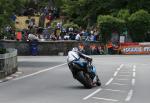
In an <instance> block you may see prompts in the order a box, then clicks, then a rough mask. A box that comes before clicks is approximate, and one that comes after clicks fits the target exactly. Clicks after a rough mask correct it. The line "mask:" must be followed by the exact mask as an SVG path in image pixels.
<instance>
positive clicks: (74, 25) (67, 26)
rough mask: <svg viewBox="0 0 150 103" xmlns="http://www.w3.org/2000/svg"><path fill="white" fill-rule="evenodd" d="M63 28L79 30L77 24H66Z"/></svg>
mask: <svg viewBox="0 0 150 103" xmlns="http://www.w3.org/2000/svg"><path fill="white" fill-rule="evenodd" d="M63 27H64V28H69V27H71V28H74V29H79V26H78V25H77V24H74V23H73V22H67V23H65V24H64V25H63Z"/></svg>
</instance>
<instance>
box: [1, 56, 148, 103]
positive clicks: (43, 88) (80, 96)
mask: <svg viewBox="0 0 150 103" xmlns="http://www.w3.org/2000/svg"><path fill="white" fill-rule="evenodd" d="M92 57H93V63H94V65H95V66H96V68H97V73H98V75H99V77H100V79H101V82H102V86H101V87H94V88H92V89H85V88H84V87H83V86H82V85H81V84H80V83H79V82H78V81H76V80H74V79H73V77H72V75H71V72H70V71H69V69H68V67H67V64H66V57H63V56H59V57H57V56H26V57H23V56H22V57H18V68H19V71H18V72H17V73H16V74H14V75H12V76H10V77H8V78H10V79H9V80H8V81H6V82H2V83H0V103H150V89H149V88H150V81H149V78H150V63H149V62H150V55H130V56H128V55H102V56H92ZM12 77H13V78H12Z"/></svg>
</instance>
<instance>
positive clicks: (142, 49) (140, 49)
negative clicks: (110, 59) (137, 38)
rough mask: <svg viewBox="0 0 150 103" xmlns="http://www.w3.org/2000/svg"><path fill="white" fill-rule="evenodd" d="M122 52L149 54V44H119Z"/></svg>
mask: <svg viewBox="0 0 150 103" xmlns="http://www.w3.org/2000/svg"><path fill="white" fill-rule="evenodd" d="M121 53H122V54H150V45H140V44H139V45H129V46H121Z"/></svg>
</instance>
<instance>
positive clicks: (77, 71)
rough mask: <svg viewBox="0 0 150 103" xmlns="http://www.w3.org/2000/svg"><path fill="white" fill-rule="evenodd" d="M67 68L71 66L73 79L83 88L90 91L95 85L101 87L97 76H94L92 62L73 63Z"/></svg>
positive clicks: (94, 69) (94, 71)
mask: <svg viewBox="0 0 150 103" xmlns="http://www.w3.org/2000/svg"><path fill="white" fill-rule="evenodd" d="M69 66H71V71H72V74H73V77H74V78H75V79H77V80H78V81H79V82H80V83H81V84H83V85H84V87H86V88H89V89H90V88H92V87H94V86H96V85H97V86H101V82H100V80H99V78H98V75H96V68H95V66H93V64H92V61H91V62H89V61H85V62H79V61H77V62H76V61H74V62H72V63H71V65H69ZM95 79H96V80H95Z"/></svg>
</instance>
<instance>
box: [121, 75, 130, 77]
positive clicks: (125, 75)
mask: <svg viewBox="0 0 150 103" xmlns="http://www.w3.org/2000/svg"><path fill="white" fill-rule="evenodd" d="M118 76H119V77H129V76H130V75H118Z"/></svg>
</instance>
